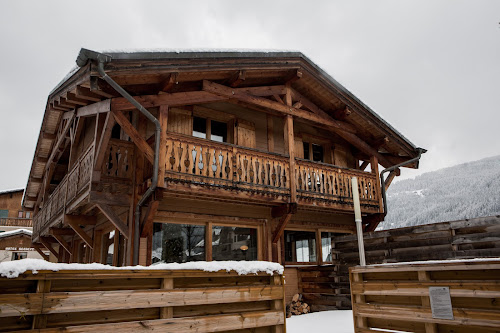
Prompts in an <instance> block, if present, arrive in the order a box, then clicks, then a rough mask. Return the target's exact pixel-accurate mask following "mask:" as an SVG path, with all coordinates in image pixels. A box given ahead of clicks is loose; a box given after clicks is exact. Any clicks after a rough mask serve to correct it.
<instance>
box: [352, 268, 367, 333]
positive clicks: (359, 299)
mask: <svg viewBox="0 0 500 333" xmlns="http://www.w3.org/2000/svg"><path fill="white" fill-rule="evenodd" d="M349 274H350V275H351V276H350V280H351V281H353V282H362V281H363V273H349ZM355 297H356V299H355V302H356V305H360V304H365V303H366V302H365V296H364V295H359V294H356V296H355ZM351 298H352V291H351ZM358 329H361V330H363V329H368V320H367V319H366V317H361V316H359V315H358V316H356V317H354V331H355V332H357V331H358Z"/></svg>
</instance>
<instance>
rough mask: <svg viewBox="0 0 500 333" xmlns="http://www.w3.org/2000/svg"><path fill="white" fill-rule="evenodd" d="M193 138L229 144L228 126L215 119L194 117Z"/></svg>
mask: <svg viewBox="0 0 500 333" xmlns="http://www.w3.org/2000/svg"><path fill="white" fill-rule="evenodd" d="M193 136H195V137H197V138H202V139H208V140H212V141H217V142H227V124H226V123H223V122H221V121H216V120H213V119H207V118H202V117H193Z"/></svg>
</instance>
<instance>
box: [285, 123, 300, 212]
mask: <svg viewBox="0 0 500 333" xmlns="http://www.w3.org/2000/svg"><path fill="white" fill-rule="evenodd" d="M284 133H285V144H287V145H288V147H287V152H288V157H289V159H288V160H289V167H290V170H292V172H291V173H290V174H293V175H294V174H295V172H294V171H293V170H295V138H294V134H293V117H292V116H290V115H288V116H287V117H286V119H285V129H284ZM289 183H290V202H291V203H295V202H297V187H296V186H295V176H292V177H290V180H289Z"/></svg>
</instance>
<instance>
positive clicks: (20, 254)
mask: <svg viewBox="0 0 500 333" xmlns="http://www.w3.org/2000/svg"><path fill="white" fill-rule="evenodd" d="M26 258H28V252H14V253H12V260H21V259H26Z"/></svg>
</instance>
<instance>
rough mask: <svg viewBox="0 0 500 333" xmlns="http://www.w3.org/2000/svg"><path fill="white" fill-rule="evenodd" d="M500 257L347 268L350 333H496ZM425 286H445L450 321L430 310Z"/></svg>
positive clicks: (499, 325)
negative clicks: (385, 332) (351, 319)
mask: <svg viewBox="0 0 500 333" xmlns="http://www.w3.org/2000/svg"><path fill="white" fill-rule="evenodd" d="M499 276H500V261H498V260H485V261H475V262H470V261H469V262H436V263H428V264H426V263H423V264H411V263H407V264H401V265H384V266H377V265H375V266H364V267H360V266H358V267H352V268H351V269H350V280H351V293H352V301H353V316H354V327H355V332H379V330H378V329H384V330H387V329H388V330H397V331H404V332H425V333H433V332H477V333H482V332H498V330H499V329H500V305H499V304H498V299H500V284H499V282H498V277H499ZM429 287H448V288H449V294H450V298H451V305H452V311H453V319H439V318H436V316H435V315H434V314H433V312H432V311H431V301H430V297H429Z"/></svg>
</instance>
